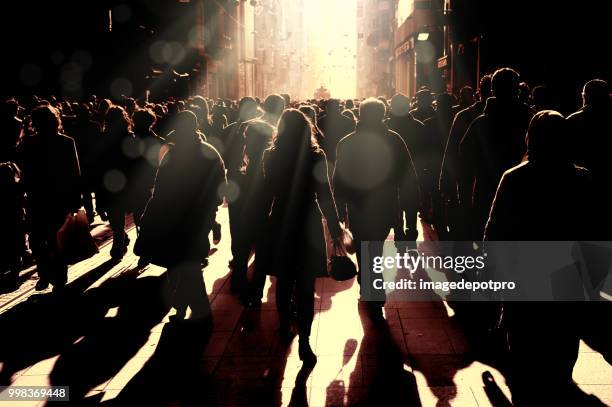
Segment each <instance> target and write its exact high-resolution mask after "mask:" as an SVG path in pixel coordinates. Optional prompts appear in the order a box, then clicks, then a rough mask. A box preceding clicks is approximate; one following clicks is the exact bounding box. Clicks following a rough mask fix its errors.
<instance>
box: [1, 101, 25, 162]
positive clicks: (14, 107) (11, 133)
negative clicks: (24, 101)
mask: <svg viewBox="0 0 612 407" xmlns="http://www.w3.org/2000/svg"><path fill="white" fill-rule="evenodd" d="M18 110H19V104H18V103H17V101H16V100H13V99H11V100H7V101H5V102H3V103H2V105H0V132H1V134H0V162H8V161H14V160H15V151H16V148H17V142H18V141H19V138H20V137H21V132H22V130H23V121H22V120H21V119H20V118H18V117H17V113H18Z"/></svg>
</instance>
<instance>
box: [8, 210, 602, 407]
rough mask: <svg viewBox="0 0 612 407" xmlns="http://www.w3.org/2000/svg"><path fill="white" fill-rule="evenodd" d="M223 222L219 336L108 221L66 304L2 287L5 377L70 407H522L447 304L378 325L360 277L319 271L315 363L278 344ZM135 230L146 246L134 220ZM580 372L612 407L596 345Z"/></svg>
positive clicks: (407, 309)
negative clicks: (180, 308)
mask: <svg viewBox="0 0 612 407" xmlns="http://www.w3.org/2000/svg"><path fill="white" fill-rule="evenodd" d="M217 218H218V221H219V222H221V224H222V235H223V237H222V240H221V242H220V243H219V244H218V245H216V246H214V247H213V249H212V254H211V256H210V264H209V266H208V267H207V268H205V269H204V271H203V272H204V277H205V282H206V288H207V293H208V297H209V300H210V302H211V306H212V310H213V320H214V327H213V330H212V333H211V334H208V333H207V332H205V330H203V329H202V328H201V327H199V326H197V325H194V326H190V325H186V326H183V325H179V326H177V324H173V323H170V322H169V321H170V320H169V316H171V315H172V314H173V311H171V310H170V307H169V305H168V304H167V301H165V297H164V294H163V292H164V291H163V289H162V288H163V283H164V279H165V270H163V269H161V268H159V267H156V266H148V267H146V268H144V269H142V270H140V269H138V267H137V262H138V258H137V257H136V256H134V255H133V254H132V252H131V248H132V246H130V251H129V252H128V254H127V255H126V256H125V258H124V259H123V260H122V261H121V262H120V263H117V264H114V263H111V262H110V261H109V260H110V253H109V251H110V244H109V243H110V242H109V230H108V227H107V226H106V225H103V224H101V223H100V224H99V225H98V226H96V228H94V232H93V233H94V235H95V236H96V237H97V238H98V239H99V241H100V245H101V250H100V253H99V254H97V255H96V256H94V257H93V258H91V259H88V260H86V261H83V262H81V263H79V264H76V265H74V266H72V267H71V268H70V272H69V286H68V290H67V291H68V293H67V294H65V295H66V296H67V297H66V299H61V300H60V299H58V298H56V297H55V296H54V295H53V294H51V293H50V290H46V291H42V292H36V291H34V290H33V287H34V285H35V284H36V279H37V276H36V273H35V269H34V268H32V269H28V270H25V271H23V272H22V274H21V276H22V278H23V279H25V281H24V282H23V284H22V285H21V287H20V289H19V290H18V291H16V292H14V293H9V294H3V295H0V341H1V343H3V344H4V345H3V346H2V349H0V368H1V370H0V378H1V380H2V381H1V382H0V385H8V384H10V386H43V385H45V386H46V385H67V386H70V397H71V402H70V403H69V404H66V405H97V404H102V405H202V406H210V405H231V406H242V405H257V406H259V405H262V406H267V405H270V406H272V405H290V404H291V405H309V406H341V405H416V406H418V405H421V406H462V407H463V406H466V407H467V406H479V407H483V406H509V405H511V404H510V403H509V400H510V391H509V390H508V386H507V384H506V379H505V377H504V374H503V368H502V367H501V366H502V363H501V362H500V360H499V359H500V357H499V355H496V354H495V353H494V352H493V351H490V347H491V344H490V343H488V342H489V341H488V340H483V337H479V336H478V335H476V336H475V335H473V334H469V333H468V332H467V331H466V329H464V327H463V324H462V323H461V321H458V319H457V318H456V316H455V315H454V311H453V310H452V309H451V308H450V307H449V306H448V305H447V304H446V303H445V302H410V303H408V302H404V303H389V304H387V306H386V307H385V310H384V314H385V318H386V321H387V323H386V326H384V327H374V326H372V323H371V321H370V320H369V318H368V317H367V315H366V313H365V312H364V308H363V307H362V306H361V305H360V304H359V302H358V296H359V295H358V294H359V288H358V284H357V282H356V281H354V280H350V281H348V282H342V283H340V282H335V281H333V280H331V279H328V278H326V279H318V280H317V284H316V301H315V308H316V312H315V319H314V323H313V329H312V336H311V343H312V346H313V350H314V351H315V353H316V354H317V357H318V363H317V364H316V366H315V367H314V369H313V370H312V371H309V370H308V369H303V368H302V363H301V361H300V360H299V358H298V355H297V339H296V340H294V341H293V343H292V344H291V345H289V346H283V345H282V344H281V343H280V342H279V341H278V339H277V334H278V331H277V326H278V319H277V315H276V309H275V304H274V281H273V280H272V279H270V278H268V281H267V283H266V287H265V291H264V292H265V295H264V302H263V304H262V307H261V308H260V309H245V308H244V307H243V306H241V305H240V303H239V302H238V300H237V299H236V297H235V296H234V295H232V294H231V293H230V290H229V279H228V277H229V269H228V261H229V260H230V259H231V252H230V235H229V226H228V215H227V210H226V208H221V209H220V211H219V212H218V215H217ZM129 236H130V239H131V245H133V243H134V241H135V240H136V232H135V230H134V229H133V227H132V228H130V231H129ZM527 368H537V361H534V366H530V367H527ZM574 380H575V381H576V383H577V384H578V386H579V387H580V389H582V391H584V392H585V393H586V394H592V395H594V396H595V397H597V398H598V399H599V400H601V402H603V403H605V404H606V405H610V406H612V367H611V366H610V365H609V364H607V363H606V361H605V360H604V359H603V357H602V356H601V355H600V354H599V353H597V352H594V351H593V350H592V349H590V348H589V347H588V346H586V345H585V344H584V343H581V347H580V355H579V359H578V362H577V364H576V367H575V369H574ZM135 400H140V401H141V402H140V403H138V402H136V401H135ZM46 404H47V402H45V401H42V402H41V401H19V402H17V401H11V402H2V401H0V405H1V406H5V405H6V406H22V405H23V406H42V405H46ZM49 404H50V403H49Z"/></svg>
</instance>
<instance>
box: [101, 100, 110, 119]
mask: <svg viewBox="0 0 612 407" xmlns="http://www.w3.org/2000/svg"><path fill="white" fill-rule="evenodd" d="M112 105H113V102H111V101H110V100H109V99H102V100H100V104H99V105H98V113H99V114H101V115H102V117H104V116H105V115H106V112H108V109H110V107H111V106H112Z"/></svg>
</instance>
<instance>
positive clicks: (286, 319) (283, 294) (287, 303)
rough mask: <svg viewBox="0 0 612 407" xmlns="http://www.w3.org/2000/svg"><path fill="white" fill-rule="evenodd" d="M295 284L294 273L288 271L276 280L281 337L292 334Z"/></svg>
mask: <svg viewBox="0 0 612 407" xmlns="http://www.w3.org/2000/svg"><path fill="white" fill-rule="evenodd" d="M294 282H295V278H294V276H293V273H291V272H288V271H286V272H283V273H279V275H278V277H277V279H276V309H277V311H278V320H279V325H280V335H281V337H283V336H289V334H290V319H291V296H292V293H293V286H294ZM283 339H286V338H283Z"/></svg>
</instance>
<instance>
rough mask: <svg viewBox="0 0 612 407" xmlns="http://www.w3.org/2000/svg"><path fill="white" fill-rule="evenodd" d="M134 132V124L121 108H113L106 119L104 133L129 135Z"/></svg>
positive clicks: (109, 110) (107, 113)
mask: <svg viewBox="0 0 612 407" xmlns="http://www.w3.org/2000/svg"><path fill="white" fill-rule="evenodd" d="M131 130H132V122H131V120H130V117H129V116H128V114H127V112H126V111H125V109H124V108H122V107H121V106H111V107H110V108H109V109H108V112H106V117H105V118H104V131H106V132H107V133H113V134H117V135H119V134H127V133H129V132H130V131H131Z"/></svg>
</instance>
